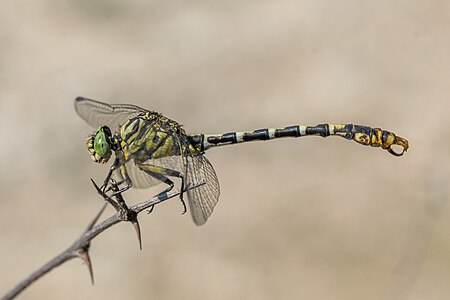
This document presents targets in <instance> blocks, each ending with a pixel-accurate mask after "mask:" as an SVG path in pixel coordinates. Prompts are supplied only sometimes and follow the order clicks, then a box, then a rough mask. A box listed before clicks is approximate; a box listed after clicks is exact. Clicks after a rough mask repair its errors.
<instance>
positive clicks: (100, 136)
mask: <svg viewBox="0 0 450 300" xmlns="http://www.w3.org/2000/svg"><path fill="white" fill-rule="evenodd" d="M94 150H95V152H96V153H97V154H98V155H100V156H102V157H104V156H107V155H108V153H109V152H110V150H111V145H110V144H109V141H108V140H107V138H106V134H105V133H104V132H103V130H100V131H98V132H97V134H96V135H95V140H94Z"/></svg>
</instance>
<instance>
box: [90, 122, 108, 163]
mask: <svg viewBox="0 0 450 300" xmlns="http://www.w3.org/2000/svg"><path fill="white" fill-rule="evenodd" d="M111 144H112V135H111V130H110V129H109V128H108V127H107V126H102V127H99V128H97V130H96V131H95V133H93V134H90V135H88V137H87V138H86V146H87V148H88V150H89V153H90V154H91V158H92V160H93V161H95V162H97V163H101V164H104V163H106V162H107V161H108V160H109V158H110V157H111V152H112V151H111Z"/></svg>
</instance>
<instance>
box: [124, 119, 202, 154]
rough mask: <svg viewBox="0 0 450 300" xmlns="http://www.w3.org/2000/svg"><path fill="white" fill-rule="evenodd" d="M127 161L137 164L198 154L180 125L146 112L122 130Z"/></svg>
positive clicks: (130, 121) (128, 122)
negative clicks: (133, 161) (168, 157)
mask: <svg viewBox="0 0 450 300" xmlns="http://www.w3.org/2000/svg"><path fill="white" fill-rule="evenodd" d="M119 136H120V139H121V147H120V148H121V150H122V151H123V155H124V159H125V160H129V159H130V158H133V159H134V160H135V161H136V162H144V161H146V160H148V159H158V158H162V157H167V156H174V155H186V154H194V153H198V151H197V150H196V148H195V147H194V146H193V145H192V144H191V143H190V142H189V139H188V136H187V135H186V132H185V131H184V129H183V128H182V127H181V125H180V124H178V123H177V122H175V121H173V120H171V119H169V118H166V117H164V116H163V115H161V114H159V113H156V112H147V113H144V114H141V115H139V116H137V117H135V118H132V119H130V120H128V121H127V122H126V123H125V124H124V125H122V126H121V127H120V132H119Z"/></svg>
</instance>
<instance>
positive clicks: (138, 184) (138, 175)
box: [125, 156, 185, 189]
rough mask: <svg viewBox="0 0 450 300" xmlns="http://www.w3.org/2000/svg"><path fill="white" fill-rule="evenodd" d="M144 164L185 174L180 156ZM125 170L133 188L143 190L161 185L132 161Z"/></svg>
mask: <svg viewBox="0 0 450 300" xmlns="http://www.w3.org/2000/svg"><path fill="white" fill-rule="evenodd" d="M144 163H145V164H150V165H154V166H160V167H164V168H168V169H171V170H175V171H178V172H181V173H182V174H184V173H185V170H184V168H183V160H182V157H181V156H166V157H162V158H158V159H149V160H147V161H146V162H144ZM125 169H126V171H127V174H128V176H129V177H130V179H131V182H132V183H133V187H135V188H139V189H144V188H149V187H152V186H155V185H157V184H159V183H161V181H159V180H158V179H156V178H154V177H152V176H151V175H149V174H147V173H145V172H144V171H142V170H141V169H139V167H138V166H136V164H135V163H134V160H129V161H128V162H127V163H126V164H125Z"/></svg>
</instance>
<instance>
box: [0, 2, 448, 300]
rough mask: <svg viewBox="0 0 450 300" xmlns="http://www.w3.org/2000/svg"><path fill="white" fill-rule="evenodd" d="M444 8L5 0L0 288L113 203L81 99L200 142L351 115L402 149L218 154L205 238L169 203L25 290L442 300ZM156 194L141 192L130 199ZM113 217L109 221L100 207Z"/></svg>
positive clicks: (267, 147) (297, 143)
mask: <svg viewBox="0 0 450 300" xmlns="http://www.w3.org/2000/svg"><path fill="white" fill-rule="evenodd" d="M449 3H450V2H448V1H438V0H431V1H356V0H344V1H326V0H318V1H306V0H301V1H284V0H277V1H275V0H273V1H211V0H208V1H142V0H140V1H139V0H134V1H133V0H130V1H118V0H115V1H106V0H102V1H88V0H83V1H75V0H73V1H55V0H41V1H20V0H19V1H9V2H7V1H3V2H2V5H1V6H2V8H1V10H0V125H1V147H0V187H1V195H2V196H1V200H0V243H1V247H0V294H4V293H5V292H6V291H7V290H8V289H9V288H11V287H12V286H13V285H14V284H15V283H17V282H18V281H19V280H21V279H22V278H23V277H24V276H25V275H27V274H29V273H30V272H31V271H32V270H34V269H36V268H37V267H39V266H40V265H42V264H43V263H44V262H46V261H47V260H48V259H50V258H51V257H52V256H53V255H55V254H57V253H58V252H59V251H61V250H63V249H64V248H65V247H66V246H68V245H69V244H70V243H71V242H72V241H73V240H74V239H75V238H76V237H77V236H78V235H79V234H80V232H81V231H82V230H83V229H84V228H85V226H86V225H87V223H88V222H89V221H90V220H91V218H92V217H93V216H94V214H95V213H96V212H97V210H98V209H99V208H100V206H101V204H102V200H101V199H100V198H99V197H98V196H97V195H96V193H95V191H94V189H93V188H92V186H91V184H90V181H89V178H90V177H92V178H94V179H96V180H98V181H101V180H102V179H103V178H104V176H105V175H106V168H107V167H106V166H99V165H96V164H94V163H92V162H91V160H90V158H89V155H88V153H87V150H86V149H85V144H84V139H85V136H86V135H87V134H88V133H90V132H91V130H92V129H91V128H89V127H88V126H87V125H86V124H85V123H84V122H83V121H82V120H81V119H80V118H78V116H77V115H76V114H75V111H74V109H73V99H74V98H75V97H76V96H78V95H83V96H86V97H90V98H94V99H99V100H103V101H107V102H110V103H134V104H137V105H140V106H142V107H145V108H148V109H151V110H156V111H159V112H161V113H164V114H165V115H167V116H169V117H171V118H173V119H175V120H177V121H179V122H180V123H182V124H184V125H185V128H186V130H188V131H190V132H210V133H216V132H226V131H231V130H247V129H257V128H263V127H267V126H269V127H277V126H287V125H293V124H311V125H315V124H318V123H322V122H353V123H356V124H366V125H372V126H380V127H382V128H385V129H388V130H392V131H394V132H395V133H397V134H399V135H400V136H404V137H406V138H408V139H409V140H410V143H411V148H410V151H409V152H408V153H407V155H405V156H404V157H402V158H395V157H393V156H391V155H389V154H388V153H387V152H385V151H381V150H379V149H371V148H365V147H362V146H358V145H357V144H355V143H353V142H347V141H345V140H343V139H338V138H328V139H321V138H314V137H311V138H303V139H297V140H295V139H285V140H279V141H273V142H267V143H253V144H246V145H240V146H235V147H227V148H221V149H214V150H212V151H210V152H209V153H208V157H209V159H210V160H211V162H212V163H213V165H214V166H215V168H216V171H217V173H218V176H219V179H220V182H221V188H222V195H221V199H220V201H219V204H218V205H217V207H216V209H215V211H214V214H213V215H212V217H211V218H210V219H209V221H208V223H207V224H206V225H205V226H203V227H196V226H195V225H194V224H193V223H192V221H191V218H190V216H189V215H188V214H186V215H184V216H181V215H180V214H181V211H182V208H181V205H180V203H179V202H178V201H176V200H175V201H170V202H167V203H165V204H162V205H160V206H158V207H157V208H156V209H155V211H154V212H153V213H152V214H151V215H149V216H147V215H142V216H141V218H140V219H141V223H142V230H143V234H144V236H143V238H144V240H143V242H144V250H143V251H139V250H138V245H137V241H136V240H135V236H134V233H133V231H132V228H131V226H130V225H128V224H121V225H119V226H116V227H114V228H112V229H110V230H108V231H107V232H105V233H104V234H102V235H101V236H99V237H98V238H97V239H95V240H94V242H93V244H92V253H91V255H92V259H93V264H94V272H95V277H96V284H95V286H92V285H91V284H90V280H89V277H88V272H87V270H86V268H85V266H84V265H83V264H82V263H81V261H79V260H73V261H70V262H69V263H67V264H65V265H63V266H62V267H59V268H58V269H56V270H54V271H53V272H51V273H50V274H49V275H47V276H45V277H44V278H43V279H41V280H40V281H38V282H37V283H35V284H34V285H33V286H32V287H30V288H29V289H28V290H26V291H25V292H24V293H23V294H22V295H21V297H20V299H62V298H64V299H448V298H449V297H450V284H449V282H450V218H449V212H450V211H449V210H450V207H449V205H448V200H449V198H448V190H447V189H448V184H449V177H448V174H449V152H450V151H449V150H450V141H449V136H450V134H449V125H450V121H449V109H450V105H449V100H448V98H449V96H450V59H449V53H450V4H449ZM155 193H156V190H150V191H139V190H133V191H130V192H128V193H127V199H129V201H130V202H134V201H140V200H142V199H146V198H148V197H150V196H152V195H153V194H155ZM110 214H112V210H108V212H107V214H105V216H107V215H110Z"/></svg>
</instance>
